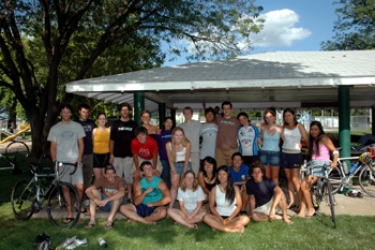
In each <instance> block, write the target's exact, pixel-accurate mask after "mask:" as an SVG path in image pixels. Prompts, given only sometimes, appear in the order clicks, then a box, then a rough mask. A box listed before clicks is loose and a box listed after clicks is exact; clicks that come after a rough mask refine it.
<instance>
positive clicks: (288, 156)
mask: <svg viewBox="0 0 375 250" xmlns="http://www.w3.org/2000/svg"><path fill="white" fill-rule="evenodd" d="M301 161H302V155H301V153H285V152H282V153H281V166H282V167H283V168H288V169H293V168H301Z"/></svg>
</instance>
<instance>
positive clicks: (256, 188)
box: [246, 162, 293, 224]
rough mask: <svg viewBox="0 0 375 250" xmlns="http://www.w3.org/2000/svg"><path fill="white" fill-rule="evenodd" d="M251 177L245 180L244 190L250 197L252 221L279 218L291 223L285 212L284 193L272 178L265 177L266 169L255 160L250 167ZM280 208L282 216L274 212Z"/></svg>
mask: <svg viewBox="0 0 375 250" xmlns="http://www.w3.org/2000/svg"><path fill="white" fill-rule="evenodd" d="M251 171H252V173H251V176H252V178H251V179H250V180H248V181H247V182H246V191H247V194H248V195H249V198H250V214H251V219H252V220H254V221H266V220H270V221H273V220H281V219H283V220H284V222H286V223H288V224H293V222H292V221H291V220H290V219H289V216H288V214H287V205H286V199H285V195H284V193H283V191H282V189H281V188H280V187H279V186H277V185H276V184H275V183H274V182H273V180H272V179H270V178H267V177H265V173H266V169H265V168H264V166H263V165H262V164H261V163H260V162H257V163H255V164H253V167H252V170H251ZM277 208H280V209H281V211H282V216H280V215H277V214H276V209H277Z"/></svg>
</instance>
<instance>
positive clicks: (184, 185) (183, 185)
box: [180, 170, 199, 192]
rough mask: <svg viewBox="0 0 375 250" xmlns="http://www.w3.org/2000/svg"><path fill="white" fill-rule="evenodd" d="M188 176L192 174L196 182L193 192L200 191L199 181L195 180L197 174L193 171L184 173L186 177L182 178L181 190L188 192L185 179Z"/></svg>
mask: <svg viewBox="0 0 375 250" xmlns="http://www.w3.org/2000/svg"><path fill="white" fill-rule="evenodd" d="M188 174H192V175H193V176H194V182H193V188H192V190H193V192H195V191H197V189H198V186H199V184H198V180H197V178H195V173H194V172H193V171H192V170H188V171H186V172H185V173H184V175H183V176H182V180H181V185H180V188H181V190H182V191H184V192H185V191H186V183H185V177H186V176H187V175H188Z"/></svg>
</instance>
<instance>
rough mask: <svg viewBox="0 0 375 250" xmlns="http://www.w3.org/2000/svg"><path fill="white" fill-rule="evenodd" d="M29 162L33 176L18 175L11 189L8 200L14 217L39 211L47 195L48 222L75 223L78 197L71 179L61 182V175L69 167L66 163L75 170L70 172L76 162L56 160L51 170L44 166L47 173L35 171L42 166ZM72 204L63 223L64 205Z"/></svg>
mask: <svg viewBox="0 0 375 250" xmlns="http://www.w3.org/2000/svg"><path fill="white" fill-rule="evenodd" d="M28 166H29V170H30V173H31V175H32V176H33V177H32V179H31V180H29V179H26V178H25V179H20V180H19V181H17V182H16V184H15V185H14V187H13V190H12V194H11V204H12V210H13V213H14V215H15V217H16V218H17V219H19V220H25V221H26V220H28V219H30V218H31V216H32V215H33V214H34V213H38V212H39V211H40V210H42V209H43V208H44V205H43V203H44V201H45V200H46V199H47V198H48V201H47V214H48V218H49V220H50V221H51V223H52V224H53V225H55V226H57V227H59V228H71V227H72V226H74V225H75V224H76V223H77V221H78V220H79V217H80V213H81V200H80V197H79V194H78V191H77V190H76V188H75V187H74V186H73V185H72V184H70V183H66V182H61V181H60V175H62V174H64V173H65V171H68V169H69V167H70V168H71V167H72V166H74V170H73V171H72V172H71V173H69V174H70V175H73V174H74V173H75V171H76V168H77V164H71V163H62V162H57V161H56V162H55V164H54V170H53V172H52V173H51V171H50V170H51V169H50V167H49V168H48V169H47V170H48V172H47V173H38V171H43V170H45V169H40V168H41V167H39V166H38V165H35V164H32V163H29V165H28ZM38 168H39V169H38ZM59 169H60V171H59ZM50 179H52V181H50ZM43 181H44V182H43ZM48 182H49V185H48V184H47V183H48ZM63 187H68V188H69V195H64V193H63ZM73 204H74V205H75V207H76V209H75V212H74V211H73V215H74V217H73V218H72V219H71V220H70V221H69V222H68V223H64V219H65V220H69V218H68V216H67V214H68V212H67V208H68V207H70V208H72V207H73Z"/></svg>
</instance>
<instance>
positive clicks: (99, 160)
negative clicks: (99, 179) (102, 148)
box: [94, 153, 109, 168]
mask: <svg viewBox="0 0 375 250" xmlns="http://www.w3.org/2000/svg"><path fill="white" fill-rule="evenodd" d="M108 164H109V153H107V154H95V153H94V168H105V167H106V166H107V165H108Z"/></svg>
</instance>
